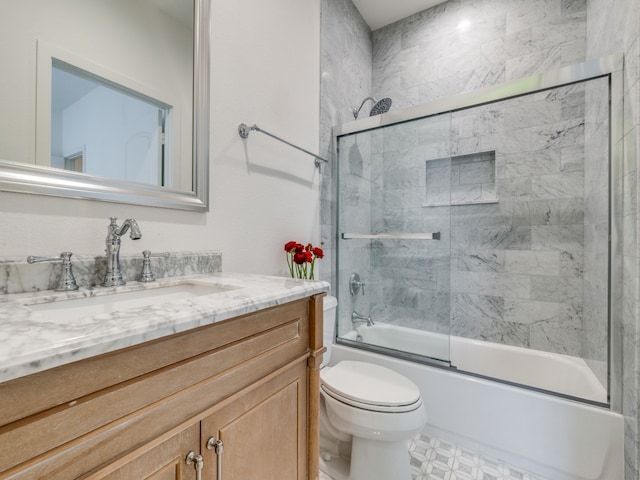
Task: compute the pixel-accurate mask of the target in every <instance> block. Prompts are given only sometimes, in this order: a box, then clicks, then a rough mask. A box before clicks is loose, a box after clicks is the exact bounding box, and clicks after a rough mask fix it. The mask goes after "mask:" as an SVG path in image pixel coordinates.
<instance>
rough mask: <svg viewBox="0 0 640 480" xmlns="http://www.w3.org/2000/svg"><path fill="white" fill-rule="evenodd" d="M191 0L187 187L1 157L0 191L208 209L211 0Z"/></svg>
mask: <svg viewBox="0 0 640 480" xmlns="http://www.w3.org/2000/svg"><path fill="white" fill-rule="evenodd" d="M194 1H195V21H194V43H193V46H194V56H193V70H194V76H193V127H192V128H193V135H192V142H193V159H192V161H193V182H192V184H193V189H194V190H193V191H192V192H183V191H179V190H172V189H169V188H166V187H159V186H154V185H145V184H141V183H133V182H126V181H122V180H113V179H108V178H102V177H95V176H91V175H86V174H81V173H77V172H70V171H66V170H59V169H55V168H49V167H43V166H38V165H32V164H26V163H20V162H14V161H10V160H0V190H2V191H6V192H17V193H30V194H37V195H50V196H56V197H67V198H80V199H87V200H97V201H103V202H115V203H127V204H134V205H145V206H150V207H160V208H173V209H179V210H190V211H197V212H206V211H208V210H209V23H210V0H194Z"/></svg>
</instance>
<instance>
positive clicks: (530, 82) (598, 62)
mask: <svg viewBox="0 0 640 480" xmlns="http://www.w3.org/2000/svg"><path fill="white" fill-rule="evenodd" d="M623 67H624V56H623V55H622V54H612V55H608V56H604V57H600V58H596V59H590V60H587V61H585V62H582V63H578V64H575V65H571V66H566V67H561V68H558V69H554V70H549V71H547V72H544V73H541V74H538V75H532V76H529V77H523V78H520V79H517V80H512V81H510V82H506V83H503V84H501V85H496V86H491V87H486V88H483V89H480V90H476V91H473V92H467V93H462V94H459V95H454V96H450V97H445V98H441V99H438V100H435V101H432V102H429V103H424V104H420V105H415V106H411V107H405V108H398V109H395V110H391V111H389V112H387V113H384V114H381V115H376V116H373V117H367V118H363V119H360V120H355V121H352V122H347V123H344V124H342V125H338V126H334V127H333V137H334V145H335V146H336V149H337V146H338V138H339V137H341V136H344V135H349V134H354V133H361V132H366V131H369V130H377V129H380V128H383V127H387V126H391V125H397V124H400V123H405V122H410V121H413V120H418V119H421V118H425V117H431V116H434V115H440V114H447V113H453V112H456V111H460V110H466V109H468V108H472V107H479V106H482V105H486V104H490V103H494V102H498V101H503V100H508V99H512V98H517V97H521V96H523V95H529V94H533V93H537V92H542V91H545V90H550V89H553V88H558V87H563V86H567V85H571V84H574V83H579V82H585V81H588V80H593V79H597V78H608V82H609V187H610V188H609V232H610V238H609V279H608V283H609V292H608V366H607V367H608V386H607V387H608V388H607V391H608V394H609V402H608V404H606V406H609V407H610V408H611V409H612V410H613V411H616V412H621V410H622V295H623V293H622V292H623V288H622V252H623V249H622V214H623V212H622V205H621V200H620V199H621V198H622V192H621V188H622V185H621V181H619V180H620V179H621V178H622V173H623V171H622V165H623V154H624V151H623V142H622V138H623V135H624V116H623V114H624V112H623V88H624V85H623V78H624V76H623ZM334 155H335V156H334V158H336V159H337V158H338V154H337V152H334ZM334 171H335V172H337V169H336V170H334ZM338 211H339V203H338V208H337V211H336V215H337V212H338ZM334 225H335V229H336V230H335V232H334V239H335V242H336V246H337V245H338V244H339V241H340V232H339V231H338V225H337V221H336V222H334ZM339 256H340V254H339V251H337V257H338V263H339ZM336 268H337V265H336ZM336 282H337V283H339V282H340V279H339V278H337V276H336ZM336 291H339V288H338V289H336ZM334 340H335V342H336V343H338V344H343V345H347V346H351V347H356V348H363V349H365V350H371V351H374V352H376V353H383V354H385V355H389V352H387V350H386V349H381V348H377V347H375V346H369V345H366V346H365V345H362V344H358V343H356V342H351V341H349V340H346V339H341V338H340V337H339V336H338V328H336V337H335V339H334ZM402 358H404V359H407V360H412V361H417V362H420V363H425V364H428V365H432V366H436V367H441V368H450V369H455V367H452V366H451V364H450V362H440V361H434V360H432V359H423V358H420V357H419V356H417V355H412V354H410V353H409V354H407V355H402ZM496 380H497V381H500V380H499V379H496ZM525 388H527V387H526V386H525ZM560 396H562V395H560ZM586 402H587V403H590V402H589V401H586Z"/></svg>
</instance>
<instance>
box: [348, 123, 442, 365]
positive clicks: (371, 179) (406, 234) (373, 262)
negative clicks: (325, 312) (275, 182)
mask: <svg viewBox="0 0 640 480" xmlns="http://www.w3.org/2000/svg"><path fill="white" fill-rule="evenodd" d="M450 132H451V116H450V115H448V114H446V115H439V116H434V117H430V118H424V119H421V120H416V121H413V122H410V123H406V124H401V125H394V126H390V127H386V128H384V129H379V130H372V131H367V132H361V133H357V134H353V135H346V136H343V137H340V138H339V139H338V169H339V175H338V185H339V186H338V191H339V196H338V231H339V233H340V234H341V238H340V239H339V242H338V312H339V322H338V336H339V338H340V339H341V340H343V341H344V340H346V341H347V342H355V343H356V344H359V345H365V346H369V347H375V348H376V349H384V350H385V351H386V352H387V353H391V354H394V353H395V354H403V355H406V354H409V355H412V356H416V357H419V358H421V359H423V360H428V359H433V360H438V361H443V362H448V361H449V323H450V317H451V315H450V296H449V270H450V240H449V237H450V210H451V189H452V183H453V177H452V170H453V167H452V165H453V162H452V159H451V156H450V144H451V142H450ZM430 201H433V202H436V203H437V205H435V204H434V205H431V206H428V204H429V202H430ZM353 234H367V235H370V238H356V239H353V238H349V237H350V236H353ZM432 237H433V238H432ZM354 274H356V275H357V277H354ZM358 279H359V280H358ZM358 281H360V282H362V283H364V288H360V289H358V288H354V286H355V287H358V286H359V285H358V283H357V282H358Z"/></svg>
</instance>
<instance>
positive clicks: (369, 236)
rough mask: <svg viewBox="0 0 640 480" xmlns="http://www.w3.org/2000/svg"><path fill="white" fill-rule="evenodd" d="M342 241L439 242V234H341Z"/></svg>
mask: <svg viewBox="0 0 640 480" xmlns="http://www.w3.org/2000/svg"><path fill="white" fill-rule="evenodd" d="M341 238H342V239H343V240H378V239H384V238H386V239H392V240H440V232H433V233H342V235H341Z"/></svg>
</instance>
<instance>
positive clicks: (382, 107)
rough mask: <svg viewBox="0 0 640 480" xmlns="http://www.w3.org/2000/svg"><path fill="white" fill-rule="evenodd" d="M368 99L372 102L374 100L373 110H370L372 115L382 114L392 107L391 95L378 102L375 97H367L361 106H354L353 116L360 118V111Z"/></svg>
mask: <svg viewBox="0 0 640 480" xmlns="http://www.w3.org/2000/svg"><path fill="white" fill-rule="evenodd" d="M367 100H371V101H372V102H374V105H373V107H371V111H370V112H369V116H370V117H373V116H374V115H380V114H381V113H387V112H388V111H389V109H390V108H391V99H390V98H389V97H385V98H383V99H382V100H380V101H378V102H376V100H375V99H374V98H373V97H367V98H365V99H364V100H363V101H362V103H361V104H360V107H358V108H353V110H351V111H352V112H353V118H355V119H357V118H358V114H359V113H360V110H362V107H363V106H364V104H365V102H366V101H367Z"/></svg>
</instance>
